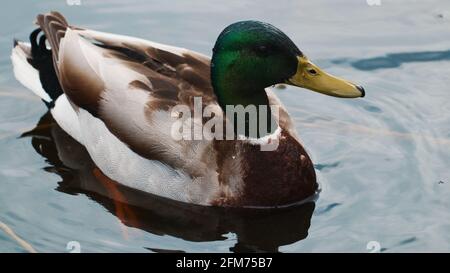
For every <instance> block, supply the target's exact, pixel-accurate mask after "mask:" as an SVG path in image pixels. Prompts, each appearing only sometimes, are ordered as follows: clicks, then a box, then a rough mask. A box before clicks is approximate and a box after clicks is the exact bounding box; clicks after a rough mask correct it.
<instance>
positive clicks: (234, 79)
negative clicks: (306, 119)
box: [11, 12, 364, 207]
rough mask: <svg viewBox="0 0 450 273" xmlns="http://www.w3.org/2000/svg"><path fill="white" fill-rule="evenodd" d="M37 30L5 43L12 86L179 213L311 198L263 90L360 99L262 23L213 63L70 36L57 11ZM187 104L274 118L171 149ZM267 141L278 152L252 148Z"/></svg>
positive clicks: (137, 44) (217, 53)
mask: <svg viewBox="0 0 450 273" xmlns="http://www.w3.org/2000/svg"><path fill="white" fill-rule="evenodd" d="M36 22H37V25H38V26H39V28H37V29H36V30H34V31H33V32H32V33H31V35H30V43H25V42H20V41H17V40H15V41H14V48H13V50H12V56H11V58H12V63H13V67H14V74H15V76H16V78H17V79H18V80H19V81H20V82H21V83H22V84H23V85H24V86H25V87H27V88H29V89H31V90H32V91H33V92H34V93H35V94H37V95H38V96H39V97H40V98H41V99H42V100H43V101H44V103H45V104H46V105H47V107H48V108H49V109H50V111H51V114H52V116H53V117H54V119H55V120H56V122H57V123H58V125H59V126H60V127H61V128H62V129H63V130H64V131H65V132H67V133H68V134H69V135H70V136H72V137H73V138H74V139H75V140H76V141H78V142H79V143H80V144H82V145H83V146H84V147H85V148H86V150H87V151H88V153H89V155H90V156H91V158H92V160H93V161H94V162H95V164H96V166H97V167H98V168H99V169H100V170H101V172H102V173H103V174H104V175H105V176H106V177H108V178H110V179H111V180H113V181H116V182H117V183H120V184H122V185H124V186H127V187H130V188H134V189H137V190H140V191H144V192H147V193H151V194H154V195H158V196H161V197H165V198H169V199H173V200H177V201H181V202H186V203H192V204H199V205H209V206H233V207H280V206H289V205H291V204H295V203H298V202H301V201H302V200H304V199H306V198H308V197H310V196H312V195H314V194H315V192H316V191H317V189H318V184H317V181H316V175H315V171H314V166H313V163H312V162H311V159H310V157H309V156H308V154H307V153H306V151H305V149H304V148H303V147H302V145H301V144H300V141H299V138H298V136H297V133H296V131H295V129H294V126H293V123H292V121H291V119H290V117H289V114H288V112H287V110H286V108H285V107H284V106H283V105H282V103H281V102H280V100H279V99H278V98H277V97H276V95H275V94H274V92H273V91H272V90H271V89H270V88H268V87H270V86H272V85H275V84H279V83H283V84H289V85H294V86H298V87H302V88H306V89H310V90H313V91H317V92H319V93H323V94H327V95H331V96H335V97H345V98H356V97H363V96H364V89H363V88H362V87H361V86H359V85H356V84H354V83H352V82H350V81H347V80H343V79H340V78H337V77H334V76H332V75H330V74H327V73H326V72H324V71H323V70H321V69H320V68H319V67H318V66H316V65H315V64H313V63H312V62H311V61H310V60H309V59H308V58H307V57H306V55H305V54H303V53H302V52H301V51H300V50H299V49H298V48H297V46H296V45H295V44H294V43H293V42H292V41H291V39H289V38H288V36H287V35H286V34H284V33H283V32H282V31H281V30H279V29H277V28H276V27H274V26H272V25H270V24H267V23H263V22H258V21H241V22H237V23H233V24H231V25H230V26H228V27H226V28H225V29H224V30H223V31H222V33H220V35H219V37H218V38H217V41H216V43H215V45H214V48H213V54H212V59H210V58H208V57H207V56H204V55H202V54H200V53H197V52H194V51H191V50H187V49H183V48H178V47H174V46H168V45H164V44H160V43H155V42H151V41H146V40H143V39H138V38H132V37H127V36H121V35H115V34H109V33H104V32H99V31H95V30H90V29H84V28H80V27H75V26H71V25H69V24H68V23H67V21H66V19H65V18H64V17H63V16H62V15H61V14H60V13H58V12H51V13H48V14H44V15H42V14H41V15H38V16H37V20H36ZM196 97H200V98H201V99H202V102H201V103H202V106H210V107H211V108H212V109H216V110H217V111H216V112H214V114H215V115H216V116H217V115H219V116H220V115H222V116H223V115H224V110H225V108H226V107H227V106H229V105H231V106H238V105H243V106H248V105H255V106H256V107H257V108H258V109H262V106H265V107H269V106H270V107H273V106H276V107H278V109H279V111H277V112H276V113H275V112H273V113H272V112H270V111H269V112H268V113H269V114H268V115H269V116H268V117H269V118H275V120H276V121H277V123H276V126H275V127H273V128H270V130H269V131H268V132H267V133H266V134H258V135H257V136H251V135H248V134H247V132H248V131H247V130H245V132H244V135H243V137H241V136H242V135H240V134H238V132H236V131H233V133H234V135H235V136H236V138H234V139H232V140H228V139H215V138H213V139H200V140H197V139H194V140H190V139H184V138H182V139H174V137H173V134H172V132H171V130H172V129H173V124H174V122H175V121H176V119H175V121H174V118H176V115H175V117H174V115H173V111H171V110H173V108H175V107H176V106H179V105H184V106H187V107H189V109H191V110H192V107H193V100H194V99H195V98H196ZM270 107H269V108H270ZM192 111H194V110H192ZM258 113H259V112H258ZM225 119H226V118H225ZM247 121H248V120H246V122H247ZM193 122H194V123H195V122H197V123H198V122H199V123H201V124H202V125H204V123H205V122H207V121H206V120H205V119H204V118H202V117H201V118H199V119H195V120H194V121H193ZM233 129H234V130H236V128H235V127H234V128H233ZM274 141H275V142H276V143H277V147H276V149H274V150H270V151H266V150H263V149H261V147H262V146H263V145H265V144H267V143H270V142H272V143H273V142H274Z"/></svg>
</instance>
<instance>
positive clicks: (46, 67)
mask: <svg viewBox="0 0 450 273" xmlns="http://www.w3.org/2000/svg"><path fill="white" fill-rule="evenodd" d="M40 33H41V29H40V28H37V29H35V30H34V31H33V32H31V34H30V44H31V58H28V62H29V63H30V64H31V65H32V66H33V67H34V68H35V69H36V70H38V71H39V79H40V81H41V84H42V88H43V89H44V91H45V92H46V93H47V94H48V95H49V96H50V98H51V99H52V101H51V102H46V101H44V102H45V104H47V106H48V107H49V108H52V107H53V104H54V101H55V100H56V99H57V98H58V97H59V96H60V95H61V94H63V93H64V92H63V90H62V88H61V85H60V83H59V80H58V76H57V74H56V70H55V67H54V62H53V54H52V49H48V48H47V46H46V42H45V41H46V36H45V35H41V36H39V34H40Z"/></svg>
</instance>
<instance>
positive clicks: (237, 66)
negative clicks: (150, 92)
mask: <svg viewBox="0 0 450 273" xmlns="http://www.w3.org/2000/svg"><path fill="white" fill-rule="evenodd" d="M211 81H212V85H213V88H214V92H215V93H216V95H217V98H218V101H219V104H220V105H221V106H222V108H223V107H224V106H225V105H238V104H240V105H244V106H246V105H250V104H254V105H267V104H268V101H267V96H266V93H265V91H264V89H265V88H266V87H269V86H272V85H274V84H278V83H286V84H291V85H296V86H300V87H304V88H307V89H311V90H314V91H317V92H320V93H324V94H327V95H332V96H337V97H361V96H363V95H364V89H362V87H360V86H357V85H355V84H353V83H351V82H349V81H346V80H343V79H339V78H337V77H334V76H331V75H329V74H327V73H325V72H324V71H322V70H321V69H320V68H318V67H317V66H316V65H314V64H313V63H312V62H310V61H309V60H308V59H307V58H306V56H304V54H303V53H302V52H301V51H300V50H299V49H298V48H297V46H296V45H295V44H294V42H292V40H291V39H289V37H288V36H287V35H286V34H284V33H283V32H282V31H281V30H279V29H278V28H276V27H274V26H272V25H270V24H267V23H263V22H258V21H242V22H237V23H234V24H232V25H230V26H228V27H227V28H225V29H224V30H223V31H222V33H221V34H220V35H219V37H218V38H217V41H216V44H215V46H214V49H213V57H212V61H211Z"/></svg>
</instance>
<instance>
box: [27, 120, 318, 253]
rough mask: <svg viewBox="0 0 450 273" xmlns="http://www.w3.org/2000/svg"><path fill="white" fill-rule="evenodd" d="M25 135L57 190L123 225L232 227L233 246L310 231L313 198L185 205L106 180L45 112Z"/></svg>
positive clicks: (187, 229)
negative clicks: (270, 204)
mask: <svg viewBox="0 0 450 273" xmlns="http://www.w3.org/2000/svg"><path fill="white" fill-rule="evenodd" d="M23 136H31V137H32V141H31V142H32V145H33V147H34V148H35V149H36V151H37V152H38V153H40V154H41V155H42V156H44V157H45V158H47V160H48V162H49V163H50V164H51V165H52V167H49V168H47V170H48V171H51V172H55V173H57V174H59V175H60V176H61V177H62V181H61V182H60V183H59V186H58V188H57V190H58V191H61V192H66V193H69V194H76V193H83V194H86V195H87V196H89V197H90V198H91V199H93V200H95V201H96V202H98V203H100V204H101V205H103V206H104V207H105V208H107V209H108V211H110V212H111V213H113V214H115V215H116V216H117V217H118V218H119V219H120V221H122V223H124V224H125V225H127V226H130V227H135V228H140V229H142V230H145V231H147V232H150V233H153V234H157V235H164V234H167V235H170V236H174V237H178V238H181V239H184V240H188V241H193V242H203V241H216V240H225V239H226V237H224V234H227V233H229V232H231V233H235V234H236V237H237V243H236V245H235V246H234V247H233V248H231V251H234V252H241V251H244V252H253V251H271V252H272V251H277V250H278V247H279V246H281V245H287V244H291V243H294V242H297V241H299V240H302V239H304V238H306V236H307V235H308V229H309V226H310V219H311V216H312V213H313V210H314V207H315V204H314V202H313V201H311V202H308V203H304V204H303V205H297V206H292V207H288V208H278V209H250V208H245V209H244V208H221V207H205V206H198V205H189V204H186V203H181V202H178V201H173V200H169V199H166V198H161V197H158V196H155V195H151V194H148V193H145V192H142V191H138V190H134V189H131V188H128V187H125V186H122V185H120V184H118V183H115V182H112V181H110V180H109V179H108V178H106V177H105V176H103V175H102V174H101V172H99V171H98V169H97V167H96V166H95V164H94V163H93V161H92V160H91V159H90V157H89V154H88V153H87V151H86V150H85V149H84V148H83V147H82V145H80V144H79V143H78V142H76V141H75V140H74V139H73V138H71V137H70V136H69V135H68V134H66V133H65V132H64V131H63V130H62V129H61V128H60V127H59V126H58V125H57V124H56V123H55V122H54V120H53V119H52V117H51V115H50V114H49V113H47V114H45V115H44V116H43V117H42V118H41V120H40V121H39V123H38V125H37V126H36V128H34V129H33V130H32V131H30V132H26V133H24V134H23Z"/></svg>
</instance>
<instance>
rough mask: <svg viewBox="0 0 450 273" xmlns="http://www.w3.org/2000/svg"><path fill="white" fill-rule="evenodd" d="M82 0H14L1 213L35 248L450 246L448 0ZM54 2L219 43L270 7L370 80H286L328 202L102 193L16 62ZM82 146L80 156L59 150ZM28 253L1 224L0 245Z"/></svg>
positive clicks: (150, 31) (7, 43)
mask: <svg viewBox="0 0 450 273" xmlns="http://www.w3.org/2000/svg"><path fill="white" fill-rule="evenodd" d="M80 1H81V5H80V6H70V5H68V4H67V3H66V1H65V0H58V1H25V0H22V1H8V2H7V1H4V3H2V9H1V11H0V15H1V16H0V18H1V19H0V20H1V23H2V28H1V29H0V34H1V35H0V52H1V54H0V151H1V152H0V221H1V222H4V223H5V224H7V225H8V226H10V227H11V228H12V229H13V230H14V231H15V233H16V234H17V235H19V236H20V237H21V238H23V239H24V240H26V241H27V242H29V243H30V244H31V245H32V246H33V247H34V248H35V249H36V250H37V251H39V252H67V250H66V245H67V243H68V242H69V241H77V242H79V243H80V245H81V251H82V252H149V251H186V252H219V251H226V252H227V251H277V250H278V251H281V252H324V251H337V252H348V251H354V252H368V251H369V250H367V249H366V246H367V243H368V242H370V241H377V242H379V244H380V246H381V250H382V251H386V252H400V251H408V252H411V251H420V252H422V251H425V252H428V251H444V252H449V251H450V233H449V232H448V231H449V230H450V211H449V209H450V198H449V195H450V168H449V164H450V148H449V147H450V73H449V72H450V53H449V50H450V2H448V1H444V0H441V1H438V0H430V1H410V0H396V1H394V0H391V1H387V0H381V5H380V6H369V5H368V4H367V3H366V1H365V0H347V1H344V0H340V1H334V0H328V1H326V0H320V1H266V0H264V1H237V0H236V1H235V0H232V1H226V2H224V1H206V0H205V1H182V0H180V1H164V2H163V1H160V2H159V1H144V0H130V1H118V0H115V1H99V0H80ZM49 10H58V11H60V12H62V13H63V14H64V15H65V16H66V17H67V18H68V19H69V21H70V22H71V23H72V24H74V25H80V26H83V27H88V28H93V29H97V30H102V31H109V32H115V33H120V34H127V35H132V36H138V37H142V38H146V39H149V40H154V41H158V42H162V43H166V44H172V45H176V46H182V47H186V48H189V49H193V50H196V51H199V52H202V53H204V54H207V55H210V53H211V48H212V46H213V44H214V41H215V39H216V37H217V35H218V33H219V32H220V31H221V30H222V29H223V28H224V27H225V26H226V25H228V24H230V23H232V22H235V21H238V20H243V19H258V20H262V21H267V22H270V23H272V24H274V25H276V26H277V27H279V28H281V29H282V30H284V31H285V32H286V33H287V34H288V35H289V36H290V37H291V38H292V40H293V41H294V42H295V43H296V44H297V45H298V46H299V47H300V49H301V50H302V51H303V52H304V53H306V54H307V55H308V56H309V57H310V58H311V59H312V60H314V61H315V62H316V63H318V64H319V65H321V66H322V67H323V68H325V69H327V70H328V71H330V72H332V73H334V74H338V75H340V76H342V77H345V78H348V79H351V80H352V81H355V82H358V83H360V84H362V85H364V87H365V88H366V93H367V95H366V97H365V98H364V99H356V100H342V99H337V98H332V97H326V96H322V95H320V94H317V93H312V92H308V91H306V90H301V89H296V88H290V87H289V88H286V89H280V90H278V89H277V90H276V92H277V93H278V95H279V97H280V99H281V100H282V101H283V102H284V103H285V104H286V106H287V108H288V109H289V111H290V113H291V115H292V116H293V118H294V120H295V124H296V127H297V129H298V131H299V134H300V137H301V139H302V141H303V144H304V145H305V147H306V148H307V150H308V152H309V153H310V155H311V156H312V158H313V161H314V163H315V164H316V170H317V172H318V175H319V179H320V183H321V186H322V192H321V194H320V196H319V198H318V200H317V202H316V204H315V205H313V204H308V205H305V206H302V207H299V208H293V209H290V210H281V211H269V212H242V211H229V210H221V209H205V208H197V207H190V206H185V205H180V204H176V203H172V202H167V201H164V200H159V199H157V198H156V199H155V198H153V199H152V198H147V197H146V196H144V197H143V196H135V194H133V193H127V192H126V191H124V193H123V195H124V197H125V199H127V200H134V199H135V202H136V203H139V204H141V205H140V207H141V208H138V207H135V206H125V205H123V206H118V204H117V203H114V202H112V201H111V200H110V199H108V198H106V197H104V196H102V195H101V194H98V193H95V192H96V191H100V192H101V191H102V190H101V189H102V188H101V185H100V184H99V183H98V182H95V181H94V180H95V179H94V180H93V179H92V174H91V173H90V172H88V171H86V170H85V168H86V166H87V167H89V166H90V165H89V164H91V163H90V162H89V161H88V160H84V159H83V160H80V158H84V156H85V154H83V150H82V149H80V148H77V147H75V146H72V145H74V144H73V143H71V142H70V139H69V138H67V136H65V135H64V134H63V133H62V132H61V131H60V130H59V129H58V128H57V127H56V126H55V125H54V124H53V123H52V121H51V119H49V117H48V116H44V115H45V113H46V108H45V106H44V105H43V103H42V102H41V101H40V100H39V99H38V98H37V97H35V96H34V95H33V94H31V92H29V91H28V90H26V89H25V88H24V87H22V86H21V85H20V84H19V83H17V82H16V81H15V79H14V77H13V74H12V69H11V63H10V59H9V55H10V49H11V46H12V40H13V38H14V37H16V38H19V39H26V38H27V36H28V34H29V32H30V31H31V30H32V29H33V27H34V26H33V25H32V22H33V20H34V17H35V15H36V14H37V13H39V12H46V11H49ZM42 116H44V117H43V119H42V120H41V121H40V119H41V117H42ZM38 123H39V124H40V125H39V126H38V128H36V129H35V130H33V128H35V126H36V125H37V124H38ZM31 130H33V131H32V133H27V134H25V136H22V137H21V135H22V134H24V133H25V132H29V131H31ZM58 136H59V137H58ZM55 139H56V140H55ZM58 147H59V148H58ZM70 147H73V150H75V151H77V153H70V154H71V156H73V157H74V158H72V159H71V158H65V157H64V154H63V152H62V151H61V149H63V148H70ZM73 150H72V151H73ZM77 159H78V161H77ZM71 160H72V161H71ZM68 162H69V163H68ZM71 162H72V163H73V162H75V163H73V165H71V164H70V163H71ZM77 162H85V164H84V165H83V164H78V165H77V164H76V163H77ZM67 165H71V166H67ZM85 165H86V166H85ZM131 196H132V197H131ZM117 208H121V209H117ZM24 251H25V250H24V249H22V248H21V247H20V246H19V245H18V244H17V243H16V242H15V241H14V240H12V239H11V238H10V236H8V235H6V233H4V232H3V231H2V230H0V252H24Z"/></svg>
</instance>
